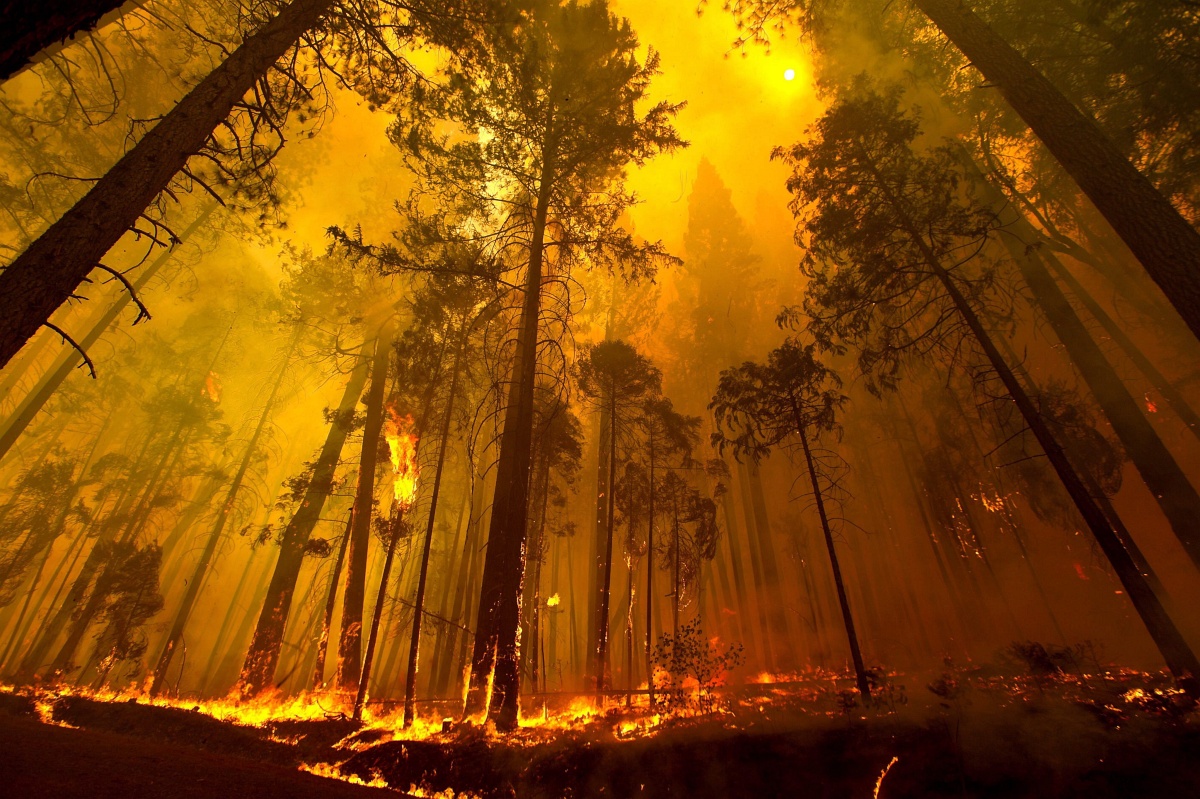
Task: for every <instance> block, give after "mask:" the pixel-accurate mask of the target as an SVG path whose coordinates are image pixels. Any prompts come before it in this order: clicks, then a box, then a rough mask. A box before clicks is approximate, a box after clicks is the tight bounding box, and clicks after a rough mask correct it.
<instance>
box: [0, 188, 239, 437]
mask: <svg viewBox="0 0 1200 799" xmlns="http://www.w3.org/2000/svg"><path fill="white" fill-rule="evenodd" d="M216 207H217V206H216V204H215V203H214V204H210V205H208V206H206V207H205V209H204V210H203V211H201V212H200V213H199V215H197V217H196V218H195V219H194V220H192V223H191V224H190V225H188V226H187V227H186V228H184V229H183V231H182V232H181V233H180V234H179V240H180V241H181V242H183V241H187V239H188V237H190V236H191V235H192V234H193V233H195V232H196V231H197V230H198V229H199V228H200V226H201V225H203V224H204V223H205V222H206V221H207V220H208V218H209V216H211V215H212V212H213V211H214V210H215V209H216ZM169 260H171V253H170V252H164V253H162V254H160V255H159V256H158V258H155V259H154V260H153V261H151V262H150V263H149V264H147V265H146V266H145V267H143V268H142V269H141V270H140V272H139V273H138V276H137V279H136V280H134V281H133V283H132V285H133V290H134V291H135V292H136V291H141V290H142V288H144V287H145V286H146V285H147V284H148V283H149V282H150V279H151V278H153V277H154V276H155V275H156V274H158V272H159V270H161V269H162V268H163V266H165V265H166V263H167V261H169ZM132 300H133V296H132V295H131V294H129V292H123V293H122V294H121V295H120V296H119V297H118V298H117V299H116V301H114V302H113V304H112V306H111V307H110V308H109V309H108V310H107V311H105V312H104V313H103V314H101V315H100V316H99V317H98V318H97V319H96V321H95V322H94V323H93V324H92V327H91V329H90V330H88V332H87V334H86V335H85V336H84V337H83V338H81V339H79V346H80V348H82V349H83V351H84V352H86V351H87V350H88V349H89V348H90V347H91V346H92V345H93V344H95V343H96V342H97V341H99V339H100V336H102V335H103V334H104V333H105V331H107V330H108V328H109V327H111V326H112V323H113V322H115V321H116V319H117V317H118V316H120V315H121V312H122V311H123V310H125V308H126V307H127V306H128V305H129V303H130V302H131V301H132ZM82 362H83V356H82V355H81V354H80V353H79V351H78V350H75V349H70V350H67V351H66V352H64V353H62V354H61V355H59V357H58V359H57V360H56V361H55V364H54V365H53V366H52V367H51V368H50V371H48V372H47V373H46V375H45V376H44V377H42V378H41V380H39V381H38V384H37V387H36V388H34V390H33V391H31V392H30V393H29V395H28V396H27V397H25V399H23V400H21V404H20V405H18V406H17V408H16V410H14V411H13V413H12V415H11V416H10V417H9V418H8V419H7V421H6V422H5V425H4V428H3V431H2V432H0V460H3V458H4V456H5V455H7V454H8V451H9V450H10V449H12V446H13V444H15V443H17V439H18V438H20V437H21V434H22V433H24V432H25V429H26V428H27V427H29V424H30V422H32V421H33V419H34V417H35V416H37V414H38V412H39V411H41V409H42V408H44V407H45V406H46V403H47V402H48V401H49V400H50V397H51V396H52V395H53V394H54V392H55V391H57V390H58V387H59V386H61V385H62V384H63V381H64V380H66V379H67V377H68V376H69V375H70V374H71V373H72V372H74V371H75V369H76V368H78V367H79V365H80V364H81V363H82Z"/></svg>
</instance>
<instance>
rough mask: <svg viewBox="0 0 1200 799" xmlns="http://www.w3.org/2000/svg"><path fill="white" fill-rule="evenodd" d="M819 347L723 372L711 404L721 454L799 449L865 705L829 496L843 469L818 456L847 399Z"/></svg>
mask: <svg viewBox="0 0 1200 799" xmlns="http://www.w3.org/2000/svg"><path fill="white" fill-rule="evenodd" d="M815 349H816V345H814V344H809V345H807V346H805V345H801V344H800V343H799V342H798V341H796V340H795V339H788V340H787V341H786V342H784V344H783V346H781V347H779V348H778V349H774V350H772V351H771V352H770V353H769V354H768V355H767V361H766V363H763V364H759V363H752V362H747V363H744V364H742V365H741V366H739V367H737V368H736V369H727V370H725V371H724V372H722V373H721V382H720V384H719V385H718V386H717V393H716V395H715V396H714V397H713V401H712V404H711V405H710V407H711V408H712V410H713V415H714V417H715V418H716V423H717V432H716V433H714V434H713V443H714V445H716V446H717V448H718V449H719V450H721V451H722V452H723V451H724V450H725V449H726V448H727V447H728V448H731V449H733V451H734V452H735V453H736V454H737V456H738V457H739V458H741V457H742V456H749V457H750V458H752V459H754V460H758V459H759V458H762V457H763V456H765V455H767V454H768V453H769V452H770V451H771V450H772V449H774V448H776V447H778V446H780V445H784V444H785V443H786V444H787V445H789V446H792V447H795V446H796V445H797V444H798V445H799V449H800V451H801V453H803V455H804V465H805V470H806V471H807V473H808V478H809V487H810V489H809V490H810V492H811V494H812V497H813V502H814V504H815V505H816V507H817V515H818V516H819V517H820V519H821V531H822V532H823V533H824V534H825V549H826V551H827V552H828V553H829V563H830V565H831V566H832V568H833V584H834V586H835V587H836V588H837V595H838V606H839V607H840V608H841V611H842V623H843V625H844V626H845V628H846V638H847V639H848V641H849V643H850V660H851V662H852V663H853V664H854V676H855V681H856V682H857V684H858V691H859V693H860V694H862V696H863V699H869V698H870V696H871V688H870V681H869V680H868V678H867V671H866V667H865V666H864V665H863V657H862V650H861V648H860V647H859V643H858V634H857V633H856V632H855V627H854V616H853V615H852V614H851V612H850V600H849V598H848V596H847V595H846V583H845V580H844V579H843V577H842V567H841V564H840V563H839V562H838V556H837V549H836V547H835V546H834V542H833V530H832V528H831V527H830V522H829V514H828V512H827V510H826V501H827V497H828V495H829V493H830V491H831V490H834V489H835V488H836V473H835V471H834V470H835V469H836V465H831V464H830V463H829V462H828V461H827V460H826V459H822V458H821V457H820V453H819V452H817V447H818V446H819V445H820V442H821V438H822V436H827V435H830V434H833V433H836V431H837V430H838V419H837V414H838V411H840V410H841V408H842V406H843V405H845V403H846V397H845V396H844V395H843V394H842V393H841V391H840V389H841V379H840V378H839V377H838V376H837V375H836V374H835V373H834V372H832V371H830V370H829V369H828V368H827V367H826V366H824V365H823V364H822V363H821V362H820V361H818V360H817V358H816V356H815V354H814V350H815Z"/></svg>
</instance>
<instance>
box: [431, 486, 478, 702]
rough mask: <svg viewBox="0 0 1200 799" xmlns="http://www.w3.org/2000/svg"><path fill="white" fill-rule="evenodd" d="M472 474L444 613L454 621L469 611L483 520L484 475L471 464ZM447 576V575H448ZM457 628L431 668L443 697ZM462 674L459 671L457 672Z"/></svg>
mask: <svg viewBox="0 0 1200 799" xmlns="http://www.w3.org/2000/svg"><path fill="white" fill-rule="evenodd" d="M469 468H470V469H471V473H470V475H469V478H470V481H471V485H470V487H469V489H468V492H469V494H470V496H469V497H468V498H467V504H468V507H469V511H468V513H467V529H466V532H465V534H464V540H463V547H462V552H463V554H462V558H461V559H460V562H459V567H458V579H457V581H456V585H455V588H454V603H453V605H452V607H451V608H450V612H449V614H448V616H447V618H449V619H450V620H451V621H453V622H455V623H456V624H458V623H461V622H462V621H465V620H466V618H467V616H468V614H469V610H470V609H469V607H467V604H468V592H469V589H468V584H469V583H470V581H471V575H472V574H473V573H474V571H475V564H476V562H477V560H478V558H477V552H478V550H479V544H478V538H479V526H480V522H481V521H482V519H483V498H484V486H483V476H482V475H479V474H478V473H477V472H476V471H475V467H474V464H472V465H470V466H469ZM447 579H449V576H447ZM461 634H462V633H461V631H460V630H459V628H458V627H450V629H449V631H448V635H447V640H446V641H445V642H444V643H443V644H442V645H441V647H439V650H440V651H439V652H437V653H435V655H436V656H437V657H440V658H441V660H440V662H439V663H438V665H437V666H436V667H435V668H434V672H435V676H434V694H435V695H437V696H446V695H447V694H448V693H449V692H450V687H451V675H452V674H454V667H455V652H456V651H457V649H458V638H459V636H460V635H461ZM459 675H460V676H461V672H459ZM461 687H462V686H461V685H456V686H455V688H456V690H455V697H456V698H461V692H460V691H459V690H458V689H460V688H461Z"/></svg>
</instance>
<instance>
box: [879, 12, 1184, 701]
mask: <svg viewBox="0 0 1200 799" xmlns="http://www.w3.org/2000/svg"><path fill="white" fill-rule="evenodd" d="M938 1H939V2H941V0H938ZM871 168H872V169H874V165H871ZM879 186H880V188H881V189H882V190H883V191H884V193H885V196H886V198H887V200H888V202H889V203H890V204H891V206H892V208H893V210H894V211H895V212H896V214H897V216H898V217H899V219H900V220H901V225H902V226H903V229H904V231H905V233H906V234H907V235H908V237H909V239H910V241H911V242H912V244H913V245H914V246H915V247H917V248H918V250H920V252H921V255H922V258H923V259H924V260H925V263H926V265H927V266H929V268H930V269H931V270H932V272H933V273H934V275H936V276H937V279H938V280H939V281H940V282H941V284H942V286H943V287H944V288H945V290H946V293H947V295H948V296H949V297H950V299H951V300H952V301H953V303H954V305H955V308H956V309H957V310H958V313H959V315H960V316H961V317H962V318H963V321H964V322H966V324H967V327H968V328H969V329H970V331H971V333H972V335H973V336H974V337H975V339H976V341H977V342H978V343H979V346H980V348H981V349H982V350H983V351H984V354H985V355H986V357H987V359H988V361H989V362H990V363H991V365H992V368H993V369H994V370H995V371H996V373H997V375H998V376H999V377H1000V380H1001V382H1002V383H1003V384H1004V387H1005V389H1006V390H1007V391H1008V393H1009V396H1010V397H1011V398H1012V400H1013V403H1014V404H1015V405H1016V406H1017V410H1018V411H1019V412H1020V413H1021V416H1022V417H1023V418H1024V419H1025V424H1026V425H1028V427H1029V429H1030V430H1031V431H1032V432H1033V434H1034V437H1035V438H1036V439H1037V441H1038V444H1040V445H1041V447H1042V451H1043V452H1045V454H1046V458H1047V459H1048V460H1049V461H1050V465H1051V466H1053V467H1054V471H1055V472H1056V473H1057V474H1058V477H1059V480H1061V481H1062V484H1063V487H1064V488H1065V489H1066V490H1067V494H1068V495H1069V496H1070V497H1071V499H1072V500H1073V501H1074V503H1075V506H1076V508H1078V509H1079V512H1080V515H1082V516H1083V518H1084V521H1085V522H1086V523H1087V525H1088V528H1089V529H1090V530H1091V531H1092V535H1093V536H1094V537H1095V539H1096V543H1097V544H1099V545H1100V549H1101V551H1102V552H1104V554H1105V556H1106V557H1107V558H1108V560H1109V563H1111V564H1112V567H1113V570H1114V571H1115V572H1116V574H1117V578H1118V579H1119V580H1120V581H1121V585H1122V586H1124V588H1125V592H1126V593H1127V594H1128V595H1129V599H1130V601H1131V602H1132V603H1133V606H1134V608H1135V609H1136V610H1137V612H1138V615H1139V616H1140V617H1141V619H1142V622H1143V623H1144V624H1145V625H1146V630H1147V632H1149V633H1150V637H1151V638H1152V639H1153V640H1154V643H1155V644H1156V645H1157V646H1158V649H1159V652H1160V653H1161V654H1162V656H1163V659H1164V660H1165V661H1166V664H1167V668H1169V669H1170V670H1171V673H1172V674H1174V675H1175V678H1176V680H1177V681H1178V682H1179V683H1180V685H1181V686H1182V687H1184V688H1185V689H1186V690H1187V691H1188V693H1189V694H1192V695H1193V696H1200V684H1198V683H1197V676H1200V661H1198V660H1197V659H1196V655H1195V653H1194V652H1193V651H1192V649H1191V647H1190V646H1189V645H1188V643H1187V641H1186V640H1185V639H1184V637H1183V635H1182V634H1181V633H1180V632H1179V629H1178V628H1177V627H1176V626H1175V622H1174V621H1173V620H1172V619H1171V617H1170V615H1168V613H1167V612H1166V609H1165V608H1164V607H1163V605H1162V602H1161V601H1160V600H1159V598H1158V597H1157V596H1156V595H1155V593H1154V591H1153V590H1152V589H1151V588H1150V586H1149V584H1148V583H1147V582H1146V578H1145V577H1144V576H1143V575H1142V574H1141V572H1139V571H1138V568H1137V565H1136V564H1135V563H1134V561H1133V558H1131V557H1130V555H1129V552H1128V551H1126V549H1125V546H1124V545H1123V544H1122V543H1121V539H1120V537H1119V536H1118V535H1117V533H1116V531H1115V530H1114V529H1113V526H1112V523H1111V522H1110V521H1109V520H1108V517H1107V516H1105V514H1104V512H1103V511H1102V510H1101V509H1100V507H1099V506H1098V505H1097V504H1096V501H1095V500H1094V499H1093V498H1092V496H1091V495H1090V494H1089V493H1088V491H1087V488H1086V486H1085V485H1084V483H1083V481H1082V480H1081V479H1080V477H1079V474H1078V473H1077V472H1076V471H1075V469H1074V467H1073V466H1072V465H1071V462H1070V459H1069V458H1068V457H1067V455H1066V452H1065V451H1064V450H1063V448H1062V447H1061V446H1060V445H1059V443H1058V441H1057V439H1055V438H1054V435H1053V434H1052V433H1051V432H1050V428H1049V427H1048V426H1047V425H1046V422H1045V420H1044V419H1042V417H1041V414H1040V413H1039V412H1038V410H1037V407H1036V406H1035V405H1034V403H1033V400H1032V399H1031V398H1030V397H1029V395H1028V394H1026V393H1025V390H1024V388H1022V386H1021V384H1020V383H1019V382H1018V381H1017V379H1016V376H1015V375H1014V374H1013V372H1012V369H1010V368H1009V366H1008V363H1007V362H1006V361H1005V360H1004V358H1003V357H1002V356H1001V354H1000V351H999V350H998V349H997V348H996V345H995V343H994V342H993V341H992V339H991V337H990V336H989V335H988V332H987V330H986V329H985V328H984V326H983V323H982V322H981V321H980V320H979V317H978V315H977V314H976V313H975V310H974V309H973V308H972V307H971V305H970V303H969V302H967V299H966V297H964V296H963V294H962V292H961V291H959V289H958V286H957V285H956V284H955V283H954V280H953V278H951V276H950V274H949V273H948V272H947V271H946V270H945V269H944V268H943V267H942V265H941V263H940V262H939V261H938V259H937V256H936V255H935V254H934V253H933V251H932V250H931V249H930V247H929V245H928V244H927V243H926V241H925V239H924V238H923V237H922V236H921V234H920V232H919V231H918V230H917V228H916V226H915V224H914V223H913V222H912V221H911V220H910V219H909V218H908V217H907V215H906V213H905V211H904V208H903V206H902V205H901V204H900V202H899V200H898V199H897V198H896V197H895V196H893V195H892V194H891V191H890V189H888V187H887V186H886V184H884V183H883V182H882V181H880V182H879Z"/></svg>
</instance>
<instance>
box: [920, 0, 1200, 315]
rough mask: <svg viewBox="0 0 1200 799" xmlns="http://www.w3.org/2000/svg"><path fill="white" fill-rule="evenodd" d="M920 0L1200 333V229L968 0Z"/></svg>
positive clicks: (1180, 313)
mask: <svg viewBox="0 0 1200 799" xmlns="http://www.w3.org/2000/svg"><path fill="white" fill-rule="evenodd" d="M911 2H912V4H913V5H914V6H915V7H916V8H918V9H920V10H921V11H923V12H924V13H925V14H926V16H928V17H929V19H930V20H932V21H933V23H934V24H935V25H936V26H937V27H938V28H939V29H940V30H941V31H942V33H943V34H945V35H946V37H947V38H948V39H949V40H950V41H951V42H953V43H954V44H955V46H957V47H958V49H959V50H961V51H962V53H963V55H965V56H966V57H967V58H968V59H969V60H970V61H971V63H972V64H974V66H975V68H976V69H978V70H979V71H980V72H981V73H982V74H983V76H984V77H985V78H986V79H987V80H988V82H989V83H991V84H993V85H994V86H996V87H997V88H998V89H999V90H1000V93H1001V94H1003V95H1004V98H1005V99H1006V100H1007V101H1008V103H1009V105H1011V106H1012V107H1013V110H1015V111H1016V112H1017V113H1018V114H1019V115H1020V116H1021V118H1022V119H1024V120H1025V123H1026V124H1027V125H1029V128H1030V130H1032V131H1033V133H1034V134H1035V135H1036V136H1037V137H1038V138H1039V139H1041V141H1042V143H1043V144H1044V145H1045V146H1046V149H1048V150H1049V151H1050V153H1051V154H1052V155H1053V156H1054V157H1055V159H1057V161H1058V162H1059V163H1060V164H1061V165H1062V167H1063V169H1065V170H1066V171H1067V173H1068V174H1069V175H1070V176H1071V177H1072V178H1073V179H1074V180H1075V182H1076V184H1078V185H1079V188H1080V189H1082V190H1083V193H1084V194H1086V195H1087V197H1088V199H1090V200H1091V201H1092V203H1093V204H1094V205H1095V206H1096V209H1097V210H1098V211H1100V213H1101V215H1103V216H1104V218H1105V219H1106V220H1108V223H1109V224H1110V225H1111V226H1112V228H1113V230H1115V231H1116V232H1117V235H1119V236H1120V237H1121V240H1122V241H1124V242H1125V244H1126V245H1127V246H1128V247H1129V249H1130V250H1131V251H1132V252H1133V254H1134V256H1135V257H1137V259H1138V260H1139V261H1140V262H1141V264H1142V266H1143V267H1145V269H1146V271H1147V273H1149V275H1150V277H1151V279H1153V280H1154V282H1155V283H1157V284H1158V286H1159V287H1160V288H1161V289H1162V290H1163V293H1164V294H1166V296H1167V299H1168V300H1169V301H1170V302H1171V304H1172V305H1173V306H1175V310H1177V311H1178V312H1179V315H1180V316H1181V317H1182V318H1183V320H1184V322H1186V323H1187V326H1188V327H1189V328H1190V329H1191V331H1192V333H1193V334H1195V335H1196V336H1200V233H1198V232H1197V231H1196V229H1195V228H1193V227H1192V226H1191V225H1190V224H1189V223H1188V221H1187V220H1186V219H1184V218H1183V216H1182V215H1181V214H1180V213H1179V211H1178V210H1177V209H1176V208H1175V206H1173V205H1172V204H1171V203H1170V201H1169V200H1167V198H1166V197H1164V196H1163V195H1162V193H1161V192H1159V191H1158V189H1156V188H1155V187H1154V185H1153V184H1152V183H1151V182H1150V181H1149V180H1148V179H1147V178H1146V176H1145V175H1143V174H1142V173H1141V172H1139V171H1138V170H1137V167H1135V166H1134V165H1133V164H1132V163H1130V161H1129V159H1128V158H1126V157H1125V156H1124V155H1123V154H1122V153H1121V151H1120V150H1119V149H1117V147H1116V146H1115V145H1114V144H1113V143H1112V141H1111V140H1110V139H1109V138H1108V137H1107V136H1106V135H1105V134H1104V132H1103V131H1102V130H1101V129H1100V126H1099V125H1098V124H1097V123H1096V121H1095V120H1094V119H1093V118H1091V117H1090V116H1088V115H1086V114H1084V113H1082V112H1081V111H1080V110H1079V109H1078V108H1076V107H1075V106H1074V105H1073V104H1072V103H1071V101H1070V100H1068V99H1067V97H1066V96H1065V95H1063V93H1062V92H1060V91H1059V90H1058V89H1057V88H1056V87H1055V86H1054V84H1052V83H1051V82H1050V81H1049V80H1048V79H1047V78H1046V77H1045V76H1044V75H1043V74H1042V73H1041V72H1039V71H1038V69H1037V68H1036V67H1034V66H1033V64H1031V63H1030V62H1029V61H1028V59H1026V58H1025V57H1024V56H1023V55H1021V54H1020V53H1019V52H1018V51H1017V50H1016V49H1015V48H1013V47H1012V46H1011V45H1010V44H1008V43H1007V42H1006V41H1004V40H1003V39H1002V38H1001V37H1000V36H999V35H997V34H996V32H995V31H993V30H992V29H991V28H990V27H989V26H988V25H987V23H985V22H984V21H983V20H982V19H981V18H980V17H978V16H977V15H976V14H975V13H974V12H973V11H972V10H971V9H970V8H969V7H968V6H967V5H966V3H965V2H964V0H911Z"/></svg>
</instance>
